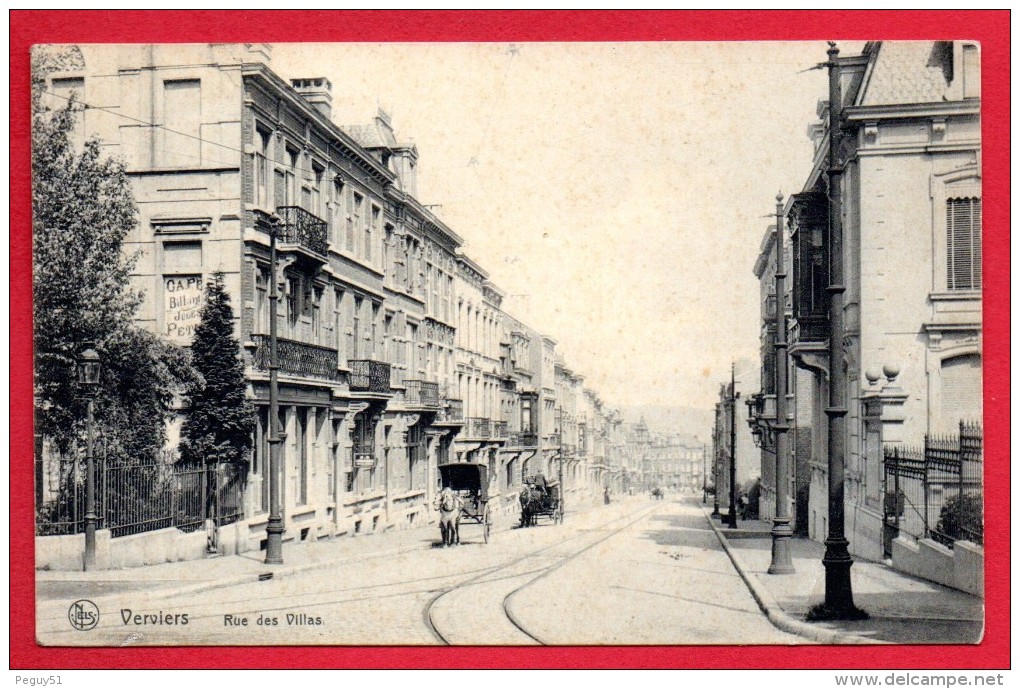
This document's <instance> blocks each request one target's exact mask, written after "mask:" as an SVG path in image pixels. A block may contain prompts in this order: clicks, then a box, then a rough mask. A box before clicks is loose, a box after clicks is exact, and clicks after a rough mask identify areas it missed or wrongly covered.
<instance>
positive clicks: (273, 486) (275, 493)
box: [265, 218, 284, 565]
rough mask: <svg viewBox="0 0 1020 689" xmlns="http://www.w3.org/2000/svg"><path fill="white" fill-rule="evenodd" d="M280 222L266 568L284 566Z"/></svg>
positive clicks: (272, 284)
mask: <svg viewBox="0 0 1020 689" xmlns="http://www.w3.org/2000/svg"><path fill="white" fill-rule="evenodd" d="M279 231H280V221H279V219H277V218H274V221H273V222H272V224H270V226H269V522H268V523H267V524H266V560H265V563H266V564H267V565H278V564H282V563H283V531H284V528H283V514H282V511H281V508H280V467H281V465H282V458H281V456H280V452H281V449H282V444H283V439H284V436H283V433H282V432H281V431H280V399H279V398H280V389H279V382H278V380H277V371H278V370H279V368H280V359H279V352H278V351H277V336H276V318H277V313H276V312H277V308H278V307H277V302H278V301H279V299H280V286H279V285H278V284H277V282H276V237H277V235H278V234H279Z"/></svg>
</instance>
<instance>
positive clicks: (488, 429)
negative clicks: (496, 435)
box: [467, 416, 492, 438]
mask: <svg viewBox="0 0 1020 689" xmlns="http://www.w3.org/2000/svg"><path fill="white" fill-rule="evenodd" d="M467 422H468V423H467V437H469V438H491V437H492V421H491V420H490V419H485V418H482V417H478V416H472V417H471V418H469V419H468V420H467Z"/></svg>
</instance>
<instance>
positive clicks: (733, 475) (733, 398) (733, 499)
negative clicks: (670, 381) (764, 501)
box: [728, 363, 740, 529]
mask: <svg viewBox="0 0 1020 689" xmlns="http://www.w3.org/2000/svg"><path fill="white" fill-rule="evenodd" d="M729 397H730V398H729V400H728V401H729V407H730V528H731V529H735V528H737V400H738V399H739V398H740V393H738V392H737V370H736V364H735V363H731V364H730V396H729Z"/></svg>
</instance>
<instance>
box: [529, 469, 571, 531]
mask: <svg viewBox="0 0 1020 689" xmlns="http://www.w3.org/2000/svg"><path fill="white" fill-rule="evenodd" d="M520 501H521V526H535V524H537V523H538V518H539V517H549V519H551V520H552V521H554V522H556V523H557V524H562V523H563V497H562V495H560V484H559V483H558V482H556V481H547V480H546V478H545V476H543V475H542V474H535V475H534V476H525V477H524V487H523V488H521V494H520Z"/></svg>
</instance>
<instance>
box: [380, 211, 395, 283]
mask: <svg viewBox="0 0 1020 689" xmlns="http://www.w3.org/2000/svg"><path fill="white" fill-rule="evenodd" d="M392 244H393V225H386V228H385V229H384V231H383V245H382V269H383V274H384V275H385V280H386V282H387V284H392V282H393V265H391V258H392V255H391V253H390V247H391V246H392Z"/></svg>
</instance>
